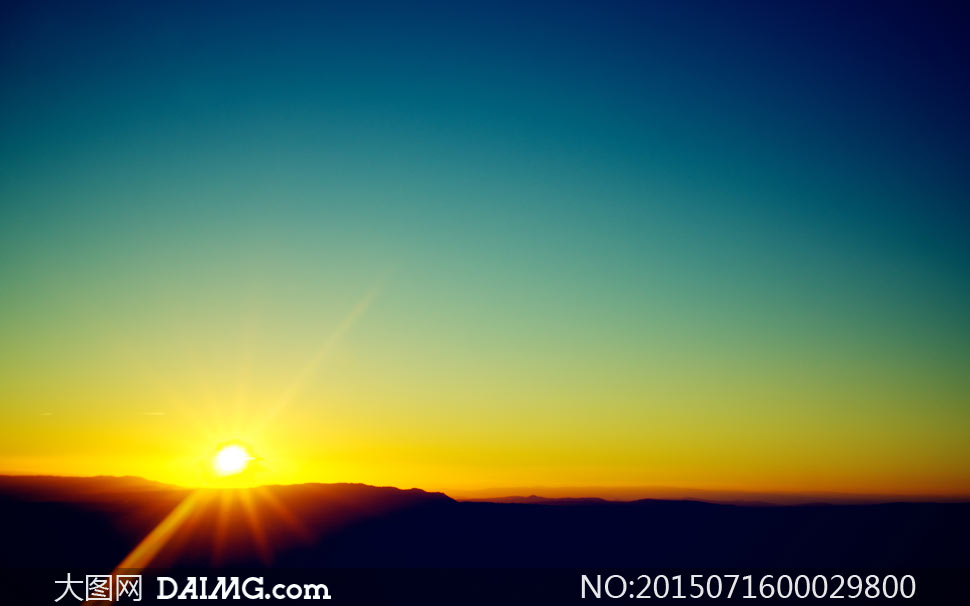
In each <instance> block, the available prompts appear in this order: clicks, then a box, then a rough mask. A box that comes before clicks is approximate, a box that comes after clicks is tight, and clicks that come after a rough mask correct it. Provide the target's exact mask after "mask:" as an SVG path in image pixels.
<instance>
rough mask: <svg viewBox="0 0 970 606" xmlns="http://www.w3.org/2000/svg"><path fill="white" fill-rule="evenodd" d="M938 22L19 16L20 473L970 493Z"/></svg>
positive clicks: (14, 307) (427, 11) (11, 445)
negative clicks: (219, 470) (232, 458)
mask: <svg viewBox="0 0 970 606" xmlns="http://www.w3.org/2000/svg"><path fill="white" fill-rule="evenodd" d="M456 4H461V5H462V6H455V5H456ZM920 4H921V5H920V6H913V5H912V3H892V2H887V3H878V5H876V4H868V3H856V2H848V3H847V2H835V3H826V2H822V3H815V2H813V3H765V4H760V3H727V2H715V3H707V2H695V3H629V4H628V3H621V2H606V3H592V2H590V3H574V4H570V3H563V4H560V5H558V6H548V5H546V3H537V4H530V3H521V2H516V3H507V4H506V3H501V2H483V3H422V2H415V3H388V4H381V3H370V2H353V3H325V2H321V3H297V2H273V3H268V2H227V3H204V6H197V5H196V4H195V3H182V2H164V3H162V2H155V3H151V2H146V3H130V2H97V3H74V2H67V3H50V4H47V3H45V4H43V5H36V4H35V3H5V4H4V6H3V8H2V11H3V16H2V18H0V30H2V31H0V82H2V86H0V110H2V111H0V165H2V166H3V169H2V170H0V472H5V473H43V474H66V475H98V474H114V475H122V474H127V475H138V476H143V477H146V478H149V479H154V480H160V481H164V482H172V483H177V484H183V485H197V484H199V483H204V482H206V481H207V480H206V478H207V471H206V470H207V463H208V461H209V460H210V458H211V456H212V455H213V453H214V452H215V451H216V450H217V449H218V447H219V446H220V445H223V444H226V443H229V442H233V443H241V444H244V445H246V447H247V448H249V449H250V451H251V453H252V454H253V455H254V456H255V457H256V458H257V461H256V462H255V463H254V466H253V469H252V473H253V476H254V479H253V480H252V481H254V482H259V483H291V482H308V481H321V482H336V481H352V482H364V483H369V484H381V485H396V486H401V487H412V486H417V487H421V488H427V489H432V490H443V491H446V492H453V493H454V492H461V491H476V490H484V489H490V488H495V487H516V486H548V487H570V486H585V487H650V486H665V487H684V488H690V489H698V490H713V491H719V490H720V491H769V492H771V491H777V492H813V491H831V492H848V493H871V494H876V493H878V494H902V495H914V496H920V495H924V496H925V495H957V496H967V495H970V440H968V439H967V436H968V429H970V372H968V368H970V316H968V313H967V311H968V310H970V239H968V238H967V233H968V227H970V212H968V210H967V206H968V200H970V197H968V192H970V154H968V153H967V144H968V142H970V113H968V112H967V111H966V108H967V107H970V69H968V58H970V43H968V42H967V37H966V34H965V32H966V31H967V26H968V25H970V23H968V21H970V19H968V18H967V15H966V14H962V13H960V12H957V11H956V9H955V8H953V7H947V6H945V5H932V4H930V5H923V4H922V3H920Z"/></svg>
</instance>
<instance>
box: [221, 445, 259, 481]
mask: <svg viewBox="0 0 970 606" xmlns="http://www.w3.org/2000/svg"><path fill="white" fill-rule="evenodd" d="M253 459H254V457H253V455H251V454H249V451H248V450H246V447H245V446H240V445H239V444H228V445H226V446H223V447H222V448H220V449H219V452H217V453H216V454H215V456H214V457H212V468H213V469H214V470H215V472H216V474H218V475H220V476H233V475H236V474H238V473H242V472H243V471H245V470H246V467H248V466H249V462H250V461H252V460H253Z"/></svg>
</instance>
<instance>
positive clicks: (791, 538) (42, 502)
mask: <svg viewBox="0 0 970 606" xmlns="http://www.w3.org/2000/svg"><path fill="white" fill-rule="evenodd" d="M188 499H192V500H191V502H190V503H191V506H186V505H185V503H186V502H187V500H188ZM519 501H520V502H506V503H498V502H467V501H465V502H462V501H456V500H454V499H451V498H450V497H448V496H446V495H443V494H441V493H429V492H425V491H421V490H417V489H412V490H400V489H397V488H386V487H385V488H380V487H373V486H366V485H362V484H303V485H292V486H264V487H260V488H256V489H247V490H204V491H190V490H187V489H181V488H174V487H170V486H165V485H162V484H157V483H153V482H148V481H146V480H142V479H139V478H113V477H97V478H63V477H16V476H0V536H3V537H4V543H5V547H4V549H3V550H2V551H0V553H2V556H0V557H2V558H3V559H2V562H0V565H2V566H4V567H71V566H77V565H78V563H79V561H80V562H83V564H84V565H85V566H90V567H95V568H96V567H101V568H105V567H114V566H117V565H118V564H119V563H120V562H122V561H123V560H124V559H125V557H126V556H127V555H128V554H129V553H130V552H131V551H132V550H133V549H134V548H135V546H136V545H138V544H139V542H140V541H142V539H144V538H145V537H146V536H148V535H149V534H150V533H152V531H153V529H155V528H156V527H158V525H159V523H160V522H162V521H163V520H165V519H166V518H171V517H175V515H176V514H174V513H173V512H179V511H181V512H182V513H183V514H184V515H182V516H181V517H180V518H179V524H178V525H177V528H176V530H174V532H173V533H172V534H171V536H170V537H168V538H167V539H166V541H164V544H162V545H160V547H159V549H158V550H157V553H155V554H154V555H153V557H152V559H151V566H205V567H207V566H265V565H273V566H277V567H310V566H313V567H316V566H326V567H378V566H385V567H402V566H404V567H531V566H541V567H553V566H561V567H610V566H622V567H658V566H664V567H670V566H689V567H702V566H717V567H728V566H733V567H743V566H759V567H768V566H770V567H781V566H826V567H832V566H853V567H902V566H933V567H940V566H950V567H966V566H968V565H970V552H968V551H967V550H966V548H965V546H966V545H967V544H970V504H968V503H887V504H882V505H811V506H750V507H749V506H738V505H723V504H711V503H704V502H697V501H661V500H641V501H634V502H611V501H604V500H600V499H555V500H545V499H541V498H523V499H519ZM180 504H182V505H180Z"/></svg>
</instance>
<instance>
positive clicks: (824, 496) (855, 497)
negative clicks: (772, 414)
mask: <svg viewBox="0 0 970 606" xmlns="http://www.w3.org/2000/svg"><path fill="white" fill-rule="evenodd" d="M0 478H52V479H79V480H85V479H87V480H94V479H115V480H122V479H133V480H138V481H141V482H146V483H150V484H156V485H159V486H163V487H167V488H171V489H181V490H227V489H230V490H231V489H235V490H239V489H247V488H259V487H273V486H278V487H285V486H307V485H340V484H347V485H359V486H369V487H372V488H394V489H397V490H402V491H406V490H420V491H422V492H426V493H439V494H444V495H446V496H448V497H449V498H451V499H453V500H455V501H459V502H500V501H501V500H508V499H522V500H525V499H537V500H551V501H555V500H600V501H607V502H617V503H623V502H634V501H642V500H658V501H697V502H704V503H712V504H731V505H733V504H739V505H813V504H818V505H826V504H831V505H876V504H890V503H970V494H959V493H953V494H940V493H926V494H915V493H875V492H872V493H867V492H845V491H837V490H829V491H820V490H814V491H790V490H777V491H772V490H742V489H713V488H689V487H676V486H649V485H622V486H609V485H604V486H595V485H593V486H543V485H536V486H532V487H528V486H514V487H495V488H480V489H459V490H451V491H449V490H436V489H431V488H421V487H418V486H411V487H402V486H392V485H378V484H368V483H366V482H352V481H337V482H322V481H307V482H290V483H280V482H268V483H265V484H253V485H251V486H232V485H226V486H205V485H191V484H177V483H169V482H162V481H158V480H153V479H150V478H146V477H144V476H138V475H132V474H123V475H115V474H92V475H65V474H52V473H47V474H45V473H17V472H0Z"/></svg>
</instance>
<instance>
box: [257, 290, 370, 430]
mask: <svg viewBox="0 0 970 606" xmlns="http://www.w3.org/2000/svg"><path fill="white" fill-rule="evenodd" d="M379 291H380V285H379V284H378V285H377V286H375V287H373V288H372V289H371V290H370V291H369V292H368V293H367V294H366V295H364V297H363V298H362V299H361V300H360V301H358V302H357V304H356V305H355V306H354V308H353V309H351V310H350V313H348V314H347V316H346V317H344V319H343V320H341V322H340V324H338V325H337V327H336V328H335V329H334V331H333V332H332V333H331V334H330V336H329V337H327V339H326V340H325V341H324V342H323V345H321V346H320V348H319V349H318V350H317V352H316V353H315V354H314V355H313V357H311V358H310V359H309V360H308V361H307V362H306V364H304V365H303V368H301V369H300V372H299V373H298V374H297V376H296V378H295V379H294V380H293V382H292V383H291V384H290V385H289V387H287V388H286V389H285V390H284V391H283V393H282V395H281V396H280V398H279V399H278V400H277V401H276V403H275V404H274V405H273V406H272V407H271V408H270V409H269V410H268V411H267V413H266V415H265V416H264V418H263V423H262V425H264V426H265V425H268V424H270V423H271V422H273V421H274V420H275V419H276V417H277V416H279V414H280V413H281V412H282V411H283V409H284V408H286V406H287V405H288V404H289V403H290V402H291V401H293V399H295V398H296V397H297V396H298V395H299V393H300V391H302V390H303V388H304V387H305V386H306V384H307V382H308V381H309V380H310V379H311V378H312V377H313V376H314V375H315V374H316V372H317V371H318V369H319V367H320V365H321V364H322V363H323V361H324V360H326V358H327V355H328V354H329V353H330V352H331V351H332V350H333V349H334V348H335V347H336V346H337V344H339V343H340V340H341V339H342V338H343V336H344V335H345V334H347V332H348V331H349V330H350V329H351V328H352V327H353V325H354V323H355V322H356V321H357V320H358V319H359V318H360V317H361V316H362V315H363V314H364V312H366V311H367V308H368V307H370V305H371V303H372V302H373V301H374V299H375V298H376V297H377V294H378V293H379Z"/></svg>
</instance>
